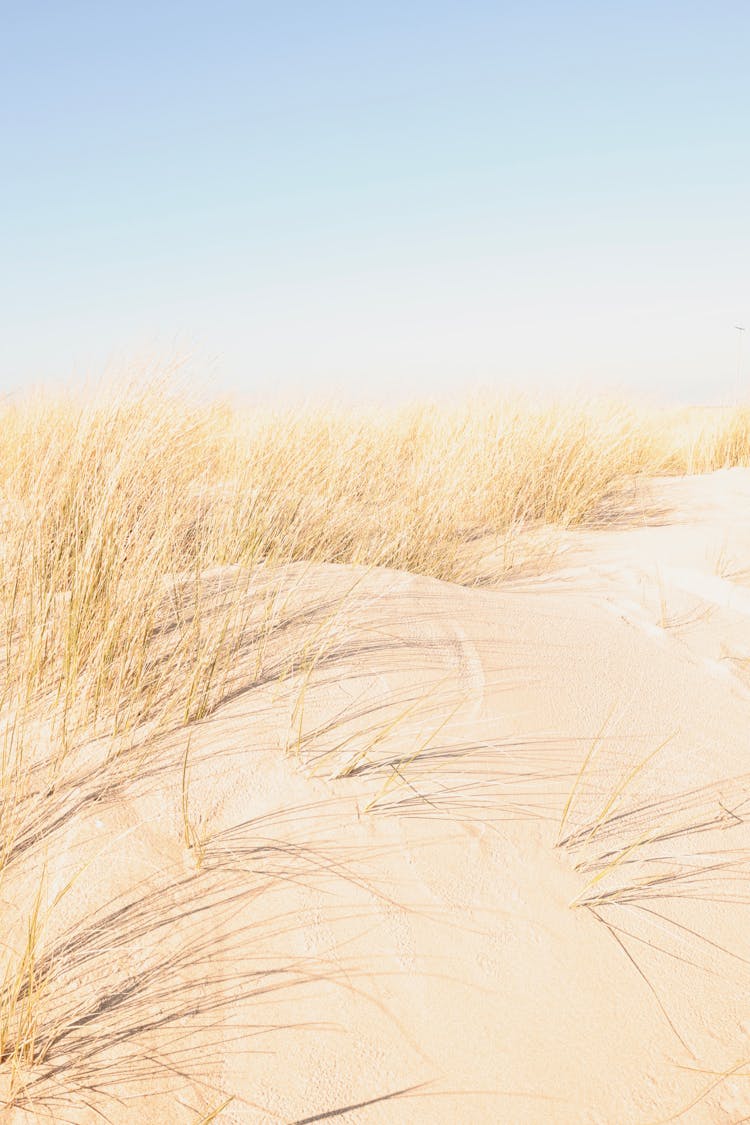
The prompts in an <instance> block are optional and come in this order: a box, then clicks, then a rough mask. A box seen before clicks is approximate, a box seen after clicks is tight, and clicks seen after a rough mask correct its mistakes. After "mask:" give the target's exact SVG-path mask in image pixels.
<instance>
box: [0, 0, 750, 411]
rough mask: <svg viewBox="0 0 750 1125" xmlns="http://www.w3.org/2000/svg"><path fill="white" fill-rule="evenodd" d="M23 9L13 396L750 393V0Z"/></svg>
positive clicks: (6, 254) (0, 43)
mask: <svg viewBox="0 0 750 1125" xmlns="http://www.w3.org/2000/svg"><path fill="white" fill-rule="evenodd" d="M0 15H1V16H2V34H0V87H1V89H0V93H2V98H0V129H1V130H2V132H1V136H2V176H1V178H0V204H1V208H0V250H1V255H0V298H1V299H2V308H3V316H2V334H1V339H0V388H2V389H11V388H13V387H15V386H19V385H24V384H25V383H28V382H32V381H47V380H68V379H73V378H79V377H81V376H89V377H92V378H96V377H97V375H98V374H99V373H101V372H103V371H104V370H105V369H106V368H107V367H112V366H115V367H116V366H118V365H120V364H122V363H124V362H126V361H129V360H132V359H133V358H135V357H138V356H141V355H149V356H151V355H156V354H161V355H170V354H173V353H174V352H179V353H189V354H190V355H191V356H192V359H191V364H190V366H191V370H192V372H193V375H194V378H195V379H196V380H198V381H202V382H204V383H205V384H206V385H208V386H210V387H211V388H216V389H220V390H239V391H244V392H248V393H251V394H255V393H261V394H265V393H278V392H281V393H283V394H286V393H288V394H291V395H296V394H305V395H309V394H316V393H318V392H320V393H324V394H330V393H331V392H332V391H334V390H338V391H339V392H341V393H343V394H346V395H348V396H352V397H361V396H362V395H365V396H368V397H372V396H375V397H381V398H382V397H386V398H390V397H393V396H399V397H402V396H404V395H407V396H417V395H433V394H442V393H443V392H445V391H452V390H456V389H458V388H460V387H461V386H463V385H469V386H478V385H484V386H493V387H497V388H500V389H502V388H506V387H511V388H517V387H529V386H535V385H540V386H545V387H553V388H555V389H559V388H565V387H569V386H580V385H584V386H589V387H593V388H598V389H607V388H609V387H612V386H618V387H621V388H634V389H636V390H644V391H647V392H656V393H657V394H660V395H662V396H664V397H669V398H679V399H693V400H712V401H713V400H717V399H721V398H723V397H725V396H726V395H729V394H732V393H734V390H735V382H736V370H737V343H738V333H737V331H736V330H735V328H734V325H735V324H738V323H740V324H743V323H745V321H746V320H747V323H748V327H749V328H750V280H749V271H750V191H749V189H750V145H749V144H748V124H747V123H748V120H750V67H748V65H747V59H748V46H749V44H750V5H748V4H745V3H739V2H735V3H728V2H723V3H722V2H721V0H715V2H713V3H694V2H691V0H681V2H679V3H676V2H671V0H665V2H661V3H654V2H653V0H652V2H650V3H644V2H640V0H634V2H630V3H627V4H625V3H609V2H606V3H605V2H601V0H600V2H599V3H539V2H537V3H535V2H533V0H532V2H528V0H527V2H519V3H492V4H491V3H479V2H476V0H463V2H461V3H451V4H446V3H440V2H438V0H433V2H432V3H423V2H421V0H418V2H408V0H402V2H401V3H398V4H396V3H390V2H388V0H380V2H378V3H351V2H349V3H322V2H318V0H308V2H307V3H285V2H284V0H275V2H274V3H262V4H261V3H254V2H252V0H249V2H245V3H227V2H225V0H216V2H213V3H212V4H210V5H209V4H207V3H201V4H197V3H191V2H185V0H183V2H180V3H164V2H159V0H155V2H153V3H149V4H144V3H128V4H118V3H111V4H101V3H94V2H91V3H80V2H75V0H66V2H64V3H61V2H59V0H54V2H51V0H32V2H29V3H25V4H17V3H13V4H11V3H6V2H2V0H0ZM748 350H749V351H750V347H749V348H748ZM742 374H743V378H744V380H746V381H750V356H747V355H746V356H745V360H744V370H743V373H742Z"/></svg>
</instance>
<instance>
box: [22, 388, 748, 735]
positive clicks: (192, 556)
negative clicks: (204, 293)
mask: <svg viewBox="0 0 750 1125" xmlns="http://www.w3.org/2000/svg"><path fill="white" fill-rule="evenodd" d="M748 461H750V410H747V409H739V408H738V409H736V410H733V411H724V412H707V413H706V412H698V411H692V412H690V411H688V412H683V413H682V414H679V413H675V414H670V415H663V416H660V415H656V414H653V413H652V414H645V413H643V412H641V413H639V412H638V411H636V410H634V409H632V408H630V407H626V406H623V405H622V404H619V403H608V402H604V403H602V402H595V401H592V402H586V403H582V404H578V405H575V404H572V403H568V404H551V405H547V406H540V405H536V404H534V403H531V402H528V401H525V400H522V399H518V400H507V401H499V402H496V401H482V400H476V401H473V402H470V403H468V404H466V405H465V406H462V407H460V408H448V407H445V408H441V407H437V406H425V407H419V408H417V407H407V408H403V409H401V410H397V411H393V412H388V413H383V414H379V415H378V414H366V413H354V412H350V413H345V412H340V413H335V412H331V411H328V412H317V413H316V412H314V411H308V412H303V413H299V414H293V413H278V412H273V411H270V410H258V411H256V412H254V413H252V414H251V415H249V416H247V417H240V416H236V415H234V414H233V413H232V412H231V411H230V410H229V409H227V408H223V407H220V406H213V407H191V406H189V405H186V404H185V403H184V401H183V400H182V399H181V397H180V396H179V394H177V393H176V392H174V391H170V387H169V385H168V384H167V385H160V384H157V385H155V386H154V385H150V386H148V385H147V386H146V387H145V388H144V387H140V388H138V387H134V388H130V389H129V390H126V391H125V392H124V393H121V394H120V395H119V396H114V397H110V398H102V399H101V400H100V401H98V402H97V401H94V402H92V403H89V404H83V403H81V402H78V401H76V400H74V399H70V398H59V399H56V400H53V399H48V400H47V399H44V398H41V399H40V398H37V399H32V400H30V401H20V402H18V403H14V402H10V403H9V404H6V405H5V407H4V408H2V412H1V416H0V559H1V560H2V589H1V591H0V597H1V598H2V608H3V626H2V640H1V641H0V644H1V646H2V654H3V657H4V676H3V683H2V696H1V697H0V699H2V700H3V701H4V704H5V706H6V707H7V705H8V703H9V702H10V700H11V699H13V700H14V701H15V705H24V706H26V705H28V704H29V703H30V702H31V700H32V699H33V698H34V697H35V694H36V693H37V692H39V691H41V690H49V689H51V688H54V691H55V694H56V699H58V700H59V701H62V703H63V714H64V715H65V716H66V721H67V720H68V719H69V718H71V717H72V716H73V713H74V712H75V711H76V710H77V709H78V708H80V707H83V713H85V714H86V715H87V716H89V717H90V716H92V715H96V714H98V713H99V712H101V711H103V710H104V711H106V710H107V709H109V710H111V711H112V712H113V714H115V715H116V718H117V724H120V725H122V724H123V723H126V724H127V723H128V722H130V721H133V720H134V719H137V718H139V717H143V713H145V712H148V710H149V708H150V707H151V706H152V704H153V703H154V701H155V700H156V699H157V698H158V697H159V695H160V690H161V689H160V686H159V685H160V682H165V681H168V682H169V685H170V687H169V690H170V692H173V691H174V689H175V684H176V682H177V681H176V680H175V676H174V673H175V671H176V669H175V668H174V667H173V666H172V662H173V661H174V660H178V661H179V660H180V659H184V660H188V657H187V654H186V653H185V652H183V653H181V654H180V655H175V653H174V652H172V653H170V654H169V659H167V654H166V653H165V652H164V651H161V650H160V651H159V654H158V660H156V661H155V660H153V659H152V660H149V659H148V658H147V655H146V654H147V651H149V649H150V648H151V649H152V648H153V646H152V645H150V639H151V638H152V637H153V634H154V631H155V629H156V628H157V626H158V625H159V624H160V623H161V624H163V621H162V617H163V614H164V612H165V605H166V604H167V601H168V600H169V599H167V598H166V588H165V579H166V576H167V575H172V576H174V575H182V576H185V575H193V576H196V575H200V574H201V573H202V572H203V571H205V570H206V569H207V568H209V567H213V566H222V565H225V564H230V563H238V564H242V565H243V566H245V567H252V566H253V564H255V563H257V562H259V561H260V560H263V561H264V562H265V563H266V564H267V563H284V562H287V561H291V560H306V561H315V562H322V561H325V562H336V563H359V564H365V565H386V566H391V567H397V568H402V569H406V570H411V571H416V572H420V573H424V574H428V575H432V576H434V577H438V578H443V579H449V580H458V581H462V580H463V581H471V580H472V577H473V576H472V575H471V573H467V571H466V556H465V553H462V550H461V548H462V547H463V546H464V545H465V544H466V543H467V542H468V541H469V540H471V539H474V538H477V537H481V536H486V535H493V534H494V535H497V536H503V535H507V534H508V533H509V532H512V531H513V529H515V528H517V527H519V526H526V525H529V524H561V525H572V524H576V523H580V522H582V521H585V520H586V519H587V518H588V517H590V516H592V515H593V514H595V513H596V514H597V515H599V516H600V517H601V516H602V515H604V517H605V518H606V515H607V511H608V508H607V505H606V504H605V501H610V502H612V503H614V505H615V507H616V504H617V499H618V494H619V490H620V489H621V487H622V486H623V484H624V483H626V482H628V481H630V480H632V479H633V478H634V477H635V476H637V475H638V474H644V473H659V472H672V473H675V472H695V471H709V470H711V469H715V468H720V467H724V466H728V465H735V464H747V463H748ZM171 589H172V595H171V604H172V608H171V612H174V613H177V615H178V616H180V615H182V618H184V616H185V613H184V611H183V610H181V609H180V608H179V606H178V607H177V608H175V596H176V595H175V594H174V585H173V586H172V587H171ZM200 632H201V631H200V628H199V625H198V624H196V623H195V620H194V619H193V628H192V634H191V637H190V645H192V646H193V647H192V648H191V650H190V656H189V661H188V662H189V664H190V665H191V666H195V663H196V658H197V656H198V650H199V649H200V647H201V645H202V644H203V639H202V638H201V635H200ZM196 646H197V647H196ZM152 655H153V653H152ZM214 659H215V653H213V652H212V651H211V646H210V645H209V648H208V650H206V651H205V652H202V653H201V656H200V661H207V662H208V663H209V664H211V663H212V662H213V661H214ZM200 661H199V663H200ZM186 679H189V677H187V674H185V675H182V676H181V680H182V681H184V680H186ZM188 694H189V693H188ZM191 702H195V701H194V700H191V701H188V700H187V699H185V700H183V701H182V705H183V706H187V707H188V710H189V707H190V704H191ZM144 709H145V712H144ZM117 724H116V725H117Z"/></svg>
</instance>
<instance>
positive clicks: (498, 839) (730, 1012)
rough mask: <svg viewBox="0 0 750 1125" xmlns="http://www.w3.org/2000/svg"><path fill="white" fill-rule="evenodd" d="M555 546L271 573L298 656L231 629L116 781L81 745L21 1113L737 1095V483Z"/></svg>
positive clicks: (747, 828)
mask: <svg viewBox="0 0 750 1125" xmlns="http://www.w3.org/2000/svg"><path fill="white" fill-rule="evenodd" d="M556 548H557V550H556V553H555V555H554V557H553V559H552V561H551V563H548V564H547V565H546V566H545V569H544V573H543V574H539V575H534V574H533V573H531V572H527V573H525V574H524V573H520V576H519V577H518V578H517V579H516V580H515V581H512V582H507V581H506V582H504V583H503V584H502V585H497V586H496V587H493V586H492V584H491V582H488V584H486V585H483V586H478V587H473V588H466V587H460V586H455V585H452V584H450V583H444V582H440V581H437V580H433V579H429V578H424V577H418V576H414V575H410V574H405V573H401V572H396V571H388V570H382V569H381V570H378V569H375V570H365V569H364V568H363V569H356V568H349V567H343V566H334V565H320V566H302V565H301V564H300V565H295V566H293V567H289V568H287V569H286V570H285V571H284V573H283V575H281V576H277V580H278V581H279V598H280V604H283V607H284V628H283V629H282V630H280V631H279V637H278V638H277V640H276V641H275V642H274V643H277V644H278V645H279V667H280V668H281V667H282V664H283V652H284V651H286V649H285V648H284V646H286V645H290V646H291V640H292V639H293V638H299V637H302V638H303V639H304V643H303V644H302V648H301V651H302V652H303V654H306V657H307V659H308V661H309V663H307V664H306V663H305V659H301V660H298V661H297V663H296V665H295V666H292V667H289V668H286V670H285V675H284V677H283V679H282V680H280V679H279V677H278V676H269V677H268V679H267V682H263V681H261V682H260V683H258V682H256V681H255V680H254V679H253V676H252V663H253V659H254V657H253V653H252V651H251V648H250V647H248V651H247V652H244V653H243V652H240V653H239V654H238V657H237V665H236V669H235V672H234V674H233V679H232V682H231V684H230V685H229V690H228V692H227V696H226V698H225V700H224V702H223V703H222V704H221V706H220V707H219V708H218V709H217V710H216V711H215V712H214V713H213V714H212V715H211V716H210V717H208V718H207V719H205V720H204V721H203V722H202V723H200V724H199V725H198V726H195V727H193V728H192V733H191V734H190V740H189V744H188V743H187V736H185V737H183V738H180V737H178V736H177V735H171V736H170V737H169V738H168V739H166V740H165V741H164V743H163V745H160V747H159V749H158V753H154V751H153V749H151V750H150V753H149V757H148V759H147V760H144V762H143V764H142V767H141V768H140V769H139V770H137V771H133V770H132V769H131V768H129V769H128V770H127V771H126V772H123V775H122V777H121V778H120V779H119V780H114V781H111V782H110V783H109V784H108V786H107V787H106V789H105V790H101V788H97V780H96V779H97V777H98V776H99V773H98V770H97V763H98V761H99V758H97V755H99V757H101V755H102V754H104V753H105V751H104V750H102V749H101V748H97V747H95V746H94V747H92V749H91V769H90V771H89V772H88V773H87V772H86V771H85V770H84V771H83V772H82V773H81V776H80V778H79V779H78V783H77V785H76V786H75V788H74V789H73V790H71V791H70V792H69V793H68V794H67V796H65V798H64V801H63V798H62V797H61V801H63V803H62V804H61V808H60V821H59V828H58V830H57V833H56V836H55V838H54V842H53V843H52V844H50V845H49V846H48V855H47V871H48V877H49V879H50V884H51V886H52V888H53V890H54V889H55V888H58V889H60V890H62V889H64V888H67V889H65V893H64V894H63V895H62V897H61V898H60V901H59V904H58V905H57V906H56V908H55V911H54V912H53V913H52V914H51V915H50V919H49V923H48V927H49V930H48V939H47V948H48V949H50V950H51V951H52V952H51V953H50V955H49V956H50V963H51V964H53V965H54V966H55V968H54V972H53V973H52V974H51V976H50V984H49V986H48V995H47V997H46V999H45V1005H46V1007H45V1012H46V1015H45V1017H44V1019H45V1023H44V1028H43V1031H44V1033H45V1034H48V1035H49V1036H50V1037H51V1039H50V1041H51V1044H52V1046H51V1047H50V1050H49V1051H48V1053H47V1056H46V1059H45V1060H44V1061H43V1062H42V1063H41V1064H40V1065H39V1066H38V1067H36V1068H35V1070H34V1071H33V1072H32V1073H30V1074H29V1075H27V1076H26V1081H27V1099H28V1100H27V1104H28V1107H29V1108H28V1110H27V1111H25V1112H24V1111H13V1120H14V1122H15V1121H22V1120H36V1119H37V1118H38V1119H39V1120H42V1119H47V1120H49V1119H50V1117H51V1118H52V1120H55V1121H70V1122H79V1123H83V1122H93V1121H98V1120H101V1119H102V1117H101V1116H100V1115H106V1119H107V1120H109V1121H112V1122H130V1121H134V1122H135V1121H139V1122H175V1123H182V1122H186V1123H187V1122H193V1123H197V1122H198V1121H200V1120H203V1119H205V1120H210V1119H211V1113H212V1111H213V1110H214V1109H216V1108H218V1107H219V1106H221V1105H222V1104H223V1103H224V1102H225V1101H226V1099H232V1100H231V1101H229V1103H228V1104H227V1105H226V1106H225V1108H224V1109H223V1110H222V1111H221V1114H220V1115H219V1117H218V1118H217V1120H221V1121H222V1122H224V1121H226V1122H227V1123H229V1122H237V1123H239V1122H253V1123H254V1122H276V1121H281V1122H312V1121H328V1120H330V1121H338V1120H346V1121H352V1122H355V1121H356V1122H363V1123H368V1125H369V1123H375V1122H425V1123H426V1122H430V1123H432V1122H445V1123H449V1122H450V1123H455V1122H479V1121H481V1122H484V1121H487V1122H503V1123H510V1125H516V1123H517V1125H527V1123H528V1125H532V1123H534V1125H536V1123H556V1125H558V1123H560V1125H561V1123H571V1125H572V1123H575V1125H581V1123H592V1125H593V1123H606V1125H630V1123H634V1125H635V1123H638V1125H646V1123H650V1125H653V1123H656V1122H666V1121H679V1122H684V1123H691V1125H698V1123H709V1122H711V1123H714V1122H727V1123H728V1122H740V1121H743V1120H746V1119H747V1118H748V1116H749V1115H750V988H749V986H750V751H749V745H750V744H749V742H748V732H750V471H748V470H742V469H733V470H725V471H721V472H717V473H714V474H712V475H708V476H703V477H690V478H683V479H677V478H668V479H666V478H665V479H660V480H656V481H653V482H651V484H650V485H649V487H648V488H647V489H646V490H645V491H643V492H642V493H641V494H639V496H638V497H637V498H636V502H635V503H634V506H633V511H632V513H631V514H630V515H629V516H628V518H627V519H623V520H622V521H621V523H620V524H619V525H617V526H615V527H612V526H611V525H610V526H608V527H607V528H606V529H587V530H577V531H571V532H561V533H560V534H559V535H558V537H557V540H556ZM487 569H488V573H490V572H491V558H490V559H489V562H488V568H487ZM232 580H233V572H232V571H231V570H227V571H219V572H216V573H215V574H213V575H212V576H211V582H212V583H213V590H214V596H216V597H219V596H220V593H221V588H222V584H226V583H229V582H231V581H232ZM210 601H211V594H210V593H209V594H208V595H207V610H206V611H207V612H210ZM294 643H295V645H296V651H298V652H299V651H300V644H299V642H298V640H295V642H294ZM292 647H294V646H292ZM271 655H272V656H273V654H271ZM186 825H187V826H188V827H187V828H186ZM188 843H189V844H190V845H191V846H187V844H188ZM13 878H15V879H17V880H19V881H20V880H23V878H24V871H23V867H22V865H21V866H20V867H19V868H18V869H17V871H16V873H15V874H14V876H13ZM71 878H73V880H74V881H73V883H72V884H71V885H70V886H69V887H67V883H68V881H69V880H70V879H71ZM19 886H20V882H19ZM4 895H5V897H6V899H12V897H13V888H12V886H10V887H8V886H6V887H4ZM72 1013H75V1017H74V1018H73V1016H72ZM45 1114H46V1118H45Z"/></svg>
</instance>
